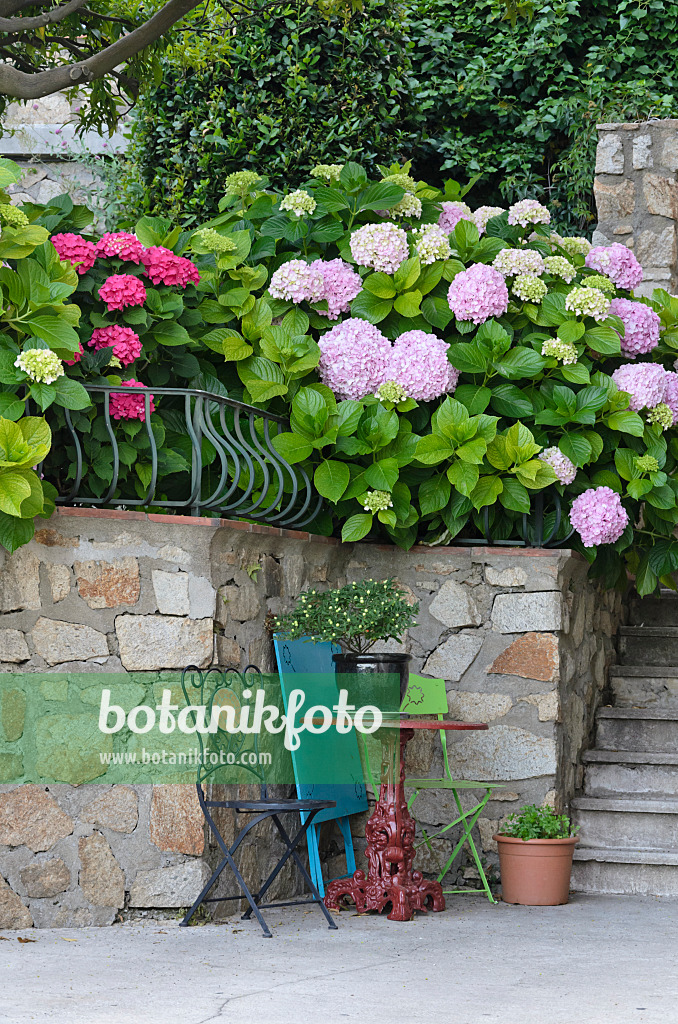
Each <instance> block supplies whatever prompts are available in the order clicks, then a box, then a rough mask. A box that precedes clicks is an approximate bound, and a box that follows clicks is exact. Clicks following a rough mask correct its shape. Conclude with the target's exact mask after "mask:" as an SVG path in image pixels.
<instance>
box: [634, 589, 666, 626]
mask: <svg viewBox="0 0 678 1024" xmlns="http://www.w3.org/2000/svg"><path fill="white" fill-rule="evenodd" d="M629 625H631V626H678V594H677V593H676V591H675V590H662V591H661V596H660V597H643V598H640V597H638V595H636V596H635V597H633V598H632V599H631V601H630V603H629Z"/></svg>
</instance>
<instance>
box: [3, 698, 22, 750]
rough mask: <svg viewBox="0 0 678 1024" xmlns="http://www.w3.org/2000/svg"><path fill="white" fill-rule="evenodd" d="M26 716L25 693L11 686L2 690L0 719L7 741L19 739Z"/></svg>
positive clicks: (11, 741)
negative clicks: (9, 688)
mask: <svg viewBox="0 0 678 1024" xmlns="http://www.w3.org/2000/svg"><path fill="white" fill-rule="evenodd" d="M25 718H26V694H25V693H24V691H23V690H19V689H16V688H13V689H11V690H4V691H3V694H2V703H0V721H1V722H2V731H3V733H4V736H5V739H6V740H7V742H8V743H14V741H15V740H18V739H21V737H22V736H23V731H24V721H25Z"/></svg>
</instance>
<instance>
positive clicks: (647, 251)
mask: <svg viewBox="0 0 678 1024" xmlns="http://www.w3.org/2000/svg"><path fill="white" fill-rule="evenodd" d="M635 254H636V257H637V259H638V262H639V263H640V264H641V265H642V266H643V267H644V268H645V267H671V266H673V263H674V262H675V258H676V229H675V227H673V225H669V226H668V227H666V228H664V230H663V231H662V232H661V233H660V234H657V233H656V232H655V231H649V230H648V231H641V232H640V235H639V236H638V240H637V242H636V247H635ZM667 276H670V275H667Z"/></svg>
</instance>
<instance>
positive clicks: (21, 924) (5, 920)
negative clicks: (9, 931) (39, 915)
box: [0, 878, 33, 929]
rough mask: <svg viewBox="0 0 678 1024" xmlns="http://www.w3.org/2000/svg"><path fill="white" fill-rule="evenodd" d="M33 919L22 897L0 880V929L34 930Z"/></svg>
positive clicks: (2, 879)
mask: <svg viewBox="0 0 678 1024" xmlns="http://www.w3.org/2000/svg"><path fill="white" fill-rule="evenodd" d="M32 927H33V918H32V917H31V912H30V910H29V909H28V907H27V906H25V905H24V902H23V900H22V899H21V897H20V896H17V894H16V893H15V892H14V890H13V889H10V887H9V885H8V884H7V882H6V881H5V879H4V878H0V929H2V928H32Z"/></svg>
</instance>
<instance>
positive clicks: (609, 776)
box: [582, 750, 678, 799]
mask: <svg viewBox="0 0 678 1024" xmlns="http://www.w3.org/2000/svg"><path fill="white" fill-rule="evenodd" d="M582 761H583V763H584V795H585V796H592V797H616V796H620V795H622V794H623V795H624V796H637V797H640V796H645V797H649V798H656V799H661V798H662V797H669V798H676V799H678V754H656V753H654V754H653V753H650V752H648V751H643V752H638V751H624V750H588V751H586V753H585V754H584V755H583V757H582Z"/></svg>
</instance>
